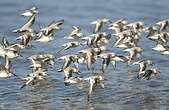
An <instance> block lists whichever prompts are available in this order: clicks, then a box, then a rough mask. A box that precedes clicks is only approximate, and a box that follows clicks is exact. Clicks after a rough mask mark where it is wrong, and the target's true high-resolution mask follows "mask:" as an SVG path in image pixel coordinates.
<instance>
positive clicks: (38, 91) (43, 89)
mask: <svg viewBox="0 0 169 110" xmlns="http://www.w3.org/2000/svg"><path fill="white" fill-rule="evenodd" d="M28 88H29V89H30V87H28ZM53 90H54V87H53V85H52V83H51V81H49V80H47V81H43V82H40V83H39V84H37V85H35V86H32V87H31V90H29V91H28V90H26V91H23V94H21V95H22V98H23V99H24V100H25V101H26V102H27V103H26V105H25V108H26V109H31V110H47V109H49V108H51V107H52V102H53V101H54V99H53V97H52V94H50V92H51V91H53Z"/></svg>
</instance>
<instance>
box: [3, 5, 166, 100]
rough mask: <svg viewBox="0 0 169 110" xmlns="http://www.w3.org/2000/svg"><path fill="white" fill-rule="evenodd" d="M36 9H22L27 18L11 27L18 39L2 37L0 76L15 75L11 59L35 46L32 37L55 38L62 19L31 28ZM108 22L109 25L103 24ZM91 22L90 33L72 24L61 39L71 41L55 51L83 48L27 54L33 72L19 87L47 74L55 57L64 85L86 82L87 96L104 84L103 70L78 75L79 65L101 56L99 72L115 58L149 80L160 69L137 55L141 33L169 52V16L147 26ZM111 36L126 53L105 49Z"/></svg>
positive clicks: (40, 39) (89, 65)
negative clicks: (17, 27)
mask: <svg viewBox="0 0 169 110" xmlns="http://www.w3.org/2000/svg"><path fill="white" fill-rule="evenodd" d="M38 13H39V11H38V8H36V7H33V8H30V9H27V10H25V11H24V12H23V13H22V14H21V16H26V17H29V19H28V21H27V22H26V23H25V24H24V25H23V26H22V27H21V28H19V29H16V30H14V31H13V32H15V33H19V34H21V36H19V37H18V38H17V39H16V40H17V41H18V42H16V43H14V44H10V43H9V42H8V40H7V39H6V38H5V37H3V38H2V41H1V44H0V58H3V59H4V63H2V64H0V78H8V77H12V76H16V77H18V76H17V75H16V74H14V73H13V72H11V67H12V62H11V59H14V58H16V57H19V56H21V55H20V51H22V50H24V49H30V48H33V47H34V46H33V45H32V44H31V41H32V40H35V41H36V42H41V43H45V42H49V41H52V40H54V32H55V31H59V30H60V27H61V25H62V24H63V23H64V20H58V21H54V22H52V23H51V24H49V25H48V26H47V27H44V28H43V27H40V30H39V31H37V30H34V29H33V28H32V25H33V24H34V23H35V19H36V17H37V14H38ZM108 23H109V25H106V24H108ZM91 24H92V25H94V26H95V27H94V29H93V34H91V35H88V36H86V35H85V34H83V33H82V32H81V29H80V28H79V27H77V26H73V27H72V29H73V30H72V32H71V33H70V35H68V36H65V37H64V39H68V40H69V41H70V42H67V43H65V44H63V45H61V50H59V51H58V52H57V53H62V52H64V51H67V50H69V49H72V48H76V47H79V46H86V47H87V48H86V49H83V50H80V51H78V52H76V53H74V54H69V55H64V56H61V57H59V58H56V56H55V55H52V54H39V55H32V56H29V57H28V58H27V59H28V60H30V61H31V63H32V65H30V67H31V69H32V72H31V73H30V74H28V75H27V76H26V77H25V78H23V80H24V84H23V85H22V86H21V88H24V87H25V86H27V85H35V84H36V83H37V82H39V81H41V80H45V79H46V77H47V76H48V73H47V69H48V67H52V66H54V64H55V61H56V60H61V61H63V66H62V67H61V68H60V69H58V72H62V73H64V79H63V80H64V84H65V85H66V86H68V85H70V84H78V83H81V82H88V84H89V90H88V100H89V99H90V96H91V94H92V92H93V91H94V89H95V87H96V86H97V85H100V86H101V87H102V88H104V79H105V78H104V76H103V75H102V74H101V75H100V74H99V75H91V76H89V77H80V76H79V74H81V71H80V70H79V65H83V66H86V69H88V70H93V68H94V67H93V64H94V63H95V62H96V61H97V60H98V59H102V64H101V72H102V73H104V72H105V71H106V69H107V67H108V66H109V65H110V64H111V65H112V67H113V68H114V69H115V68H116V63H117V62H124V63H126V64H127V65H139V71H138V74H137V78H138V79H140V80H143V79H147V80H149V79H150V78H152V77H153V76H155V75H156V74H157V73H159V72H160V71H159V70H158V69H156V68H151V69H147V66H148V65H153V64H154V62H153V61H151V60H149V59H140V58H141V53H142V52H143V49H142V48H141V47H140V46H139V39H140V36H141V34H142V33H148V34H147V38H148V39H150V40H152V41H154V42H156V47H154V48H152V50H155V51H159V52H160V53H161V54H169V47H168V46H167V42H168V40H167V39H168V36H169V33H168V32H166V31H165V30H166V28H167V26H169V20H164V21H160V22H158V23H156V24H157V26H150V27H146V26H145V25H144V22H141V21H138V22H133V23H128V21H127V20H126V19H119V20H117V21H115V22H112V21H111V20H109V19H100V20H96V21H93V22H91ZM104 25H105V26H108V29H110V30H112V32H114V33H113V34H109V33H106V32H100V30H101V29H102V27H103V26H104ZM111 38H115V39H116V41H115V43H114V45H113V46H112V48H121V49H122V50H121V52H123V54H124V53H127V54H128V55H127V56H124V55H118V54H116V53H114V52H109V51H108V50H107V49H106V45H107V44H108V43H109V40H110V39H111ZM74 74H77V75H74Z"/></svg>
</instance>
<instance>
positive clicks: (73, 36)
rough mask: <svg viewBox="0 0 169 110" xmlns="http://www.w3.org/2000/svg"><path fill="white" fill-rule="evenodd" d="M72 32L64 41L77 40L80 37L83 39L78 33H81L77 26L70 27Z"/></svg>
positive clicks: (81, 34)
mask: <svg viewBox="0 0 169 110" xmlns="http://www.w3.org/2000/svg"><path fill="white" fill-rule="evenodd" d="M72 29H73V30H72V32H71V33H70V35H68V36H65V37H64V39H71V40H72V39H79V38H81V37H83V36H84V34H83V33H82V32H80V31H81V29H80V28H79V27H77V26H73V27H72Z"/></svg>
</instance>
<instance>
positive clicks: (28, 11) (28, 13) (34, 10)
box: [20, 7, 39, 16]
mask: <svg viewBox="0 0 169 110" xmlns="http://www.w3.org/2000/svg"><path fill="white" fill-rule="evenodd" d="M38 13H39V11H38V8H37V7H32V8H30V9H26V10H25V11H24V12H23V13H21V14H20V15H21V16H32V15H34V14H38Z"/></svg>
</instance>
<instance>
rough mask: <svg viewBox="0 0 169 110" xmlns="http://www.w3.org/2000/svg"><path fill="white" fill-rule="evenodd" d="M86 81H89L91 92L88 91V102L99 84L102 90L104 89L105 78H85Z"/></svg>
mask: <svg viewBox="0 0 169 110" xmlns="http://www.w3.org/2000/svg"><path fill="white" fill-rule="evenodd" d="M84 81H89V90H88V101H89V100H90V96H91V94H92V92H93V91H94V89H95V88H96V86H97V84H99V85H100V86H101V87H102V88H104V77H103V76H100V75H96V76H90V77H87V78H84Z"/></svg>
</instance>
